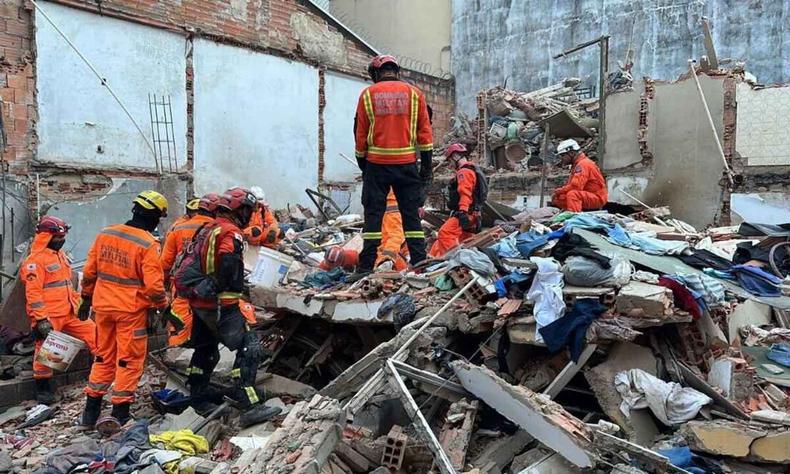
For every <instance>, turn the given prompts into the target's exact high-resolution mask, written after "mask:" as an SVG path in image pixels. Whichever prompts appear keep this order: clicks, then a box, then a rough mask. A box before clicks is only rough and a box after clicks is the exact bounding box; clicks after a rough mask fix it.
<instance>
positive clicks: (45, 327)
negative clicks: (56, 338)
mask: <svg viewBox="0 0 790 474" xmlns="http://www.w3.org/2000/svg"><path fill="white" fill-rule="evenodd" d="M50 331H52V323H50V322H49V320H48V319H39V320H38V321H36V325H35V326H33V336H34V337H35V338H36V340H37V341H43V340H44V339H46V338H47V336H48V335H49V333H50Z"/></svg>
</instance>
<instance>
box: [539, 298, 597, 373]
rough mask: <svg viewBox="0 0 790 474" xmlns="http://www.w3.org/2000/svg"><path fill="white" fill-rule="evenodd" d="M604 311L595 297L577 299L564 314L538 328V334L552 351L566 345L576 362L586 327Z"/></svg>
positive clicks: (580, 351) (582, 345)
mask: <svg viewBox="0 0 790 474" xmlns="http://www.w3.org/2000/svg"><path fill="white" fill-rule="evenodd" d="M605 311H606V306H604V305H602V304H601V303H600V302H599V301H598V300H597V299H594V298H581V299H578V300H576V303H575V304H574V305H573V307H572V308H571V310H570V311H568V312H567V313H565V316H563V317H561V318H559V319H557V320H556V321H554V322H553V323H551V324H548V325H546V326H543V327H542V328H540V329H539V331H540V335H541V336H543V342H545V343H546V347H548V349H549V351H551V352H552V353H554V352H559V351H560V350H561V349H562V348H564V347H566V346H568V348H569V349H570V353H571V360H572V361H573V362H578V361H579V356H580V355H581V354H582V350H583V349H584V339H585V336H586V335H587V328H589V327H590V324H592V322H593V320H595V319H596V318H597V317H598V316H600V315H601V314H603V313H604V312H605Z"/></svg>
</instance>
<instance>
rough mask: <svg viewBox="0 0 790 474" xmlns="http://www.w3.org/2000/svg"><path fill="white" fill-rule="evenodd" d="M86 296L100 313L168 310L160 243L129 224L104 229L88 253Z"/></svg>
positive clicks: (83, 280)
mask: <svg viewBox="0 0 790 474" xmlns="http://www.w3.org/2000/svg"><path fill="white" fill-rule="evenodd" d="M82 295H83V296H84V297H92V298H93V308H94V310H95V311H97V312H104V313H110V312H123V313H136V312H139V311H144V310H146V309H149V308H152V307H156V308H164V307H165V306H167V295H166V294H165V287H164V281H163V275H162V265H161V263H160V261H159V242H157V241H156V239H155V238H154V236H153V235H151V234H150V233H149V232H146V231H144V230H142V229H138V228H136V227H132V226H129V225H126V224H118V225H113V226H110V227H106V228H104V229H103V230H102V231H101V232H100V233H99V235H98V236H97V237H96V240H95V241H94V242H93V245H92V246H91V249H90V251H89V252H88V260H87V261H86V262H85V268H84V269H83V278H82Z"/></svg>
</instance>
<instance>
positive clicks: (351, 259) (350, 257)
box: [318, 250, 359, 272]
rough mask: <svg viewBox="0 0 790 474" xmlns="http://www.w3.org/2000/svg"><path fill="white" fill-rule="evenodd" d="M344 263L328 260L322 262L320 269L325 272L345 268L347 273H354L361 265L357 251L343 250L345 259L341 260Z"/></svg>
mask: <svg viewBox="0 0 790 474" xmlns="http://www.w3.org/2000/svg"><path fill="white" fill-rule="evenodd" d="M341 260H342V262H335V263H333V262H329V261H327V260H326V259H324V260H322V261H321V264H320V265H318V268H320V269H321V270H324V271H329V270H332V269H334V268H337V267H338V266H340V267H343V270H345V271H347V272H352V271H354V268H355V267H356V266H357V265H358V264H359V252H357V251H356V250H343V257H342V258H341Z"/></svg>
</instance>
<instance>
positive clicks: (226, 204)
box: [217, 187, 258, 211]
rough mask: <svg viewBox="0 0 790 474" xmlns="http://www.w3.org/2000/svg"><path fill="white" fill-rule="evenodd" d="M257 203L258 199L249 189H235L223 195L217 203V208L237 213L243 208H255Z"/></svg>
mask: <svg viewBox="0 0 790 474" xmlns="http://www.w3.org/2000/svg"><path fill="white" fill-rule="evenodd" d="M257 203H258V199H256V198H255V195H254V194H252V193H251V192H250V191H249V190H248V189H244V188H240V187H235V188H231V189H228V190H227V191H225V192H224V193H222V196H220V197H219V202H217V207H221V208H223V209H227V210H228V211H235V210H237V209H241V208H242V207H255V205H256V204H257Z"/></svg>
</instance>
